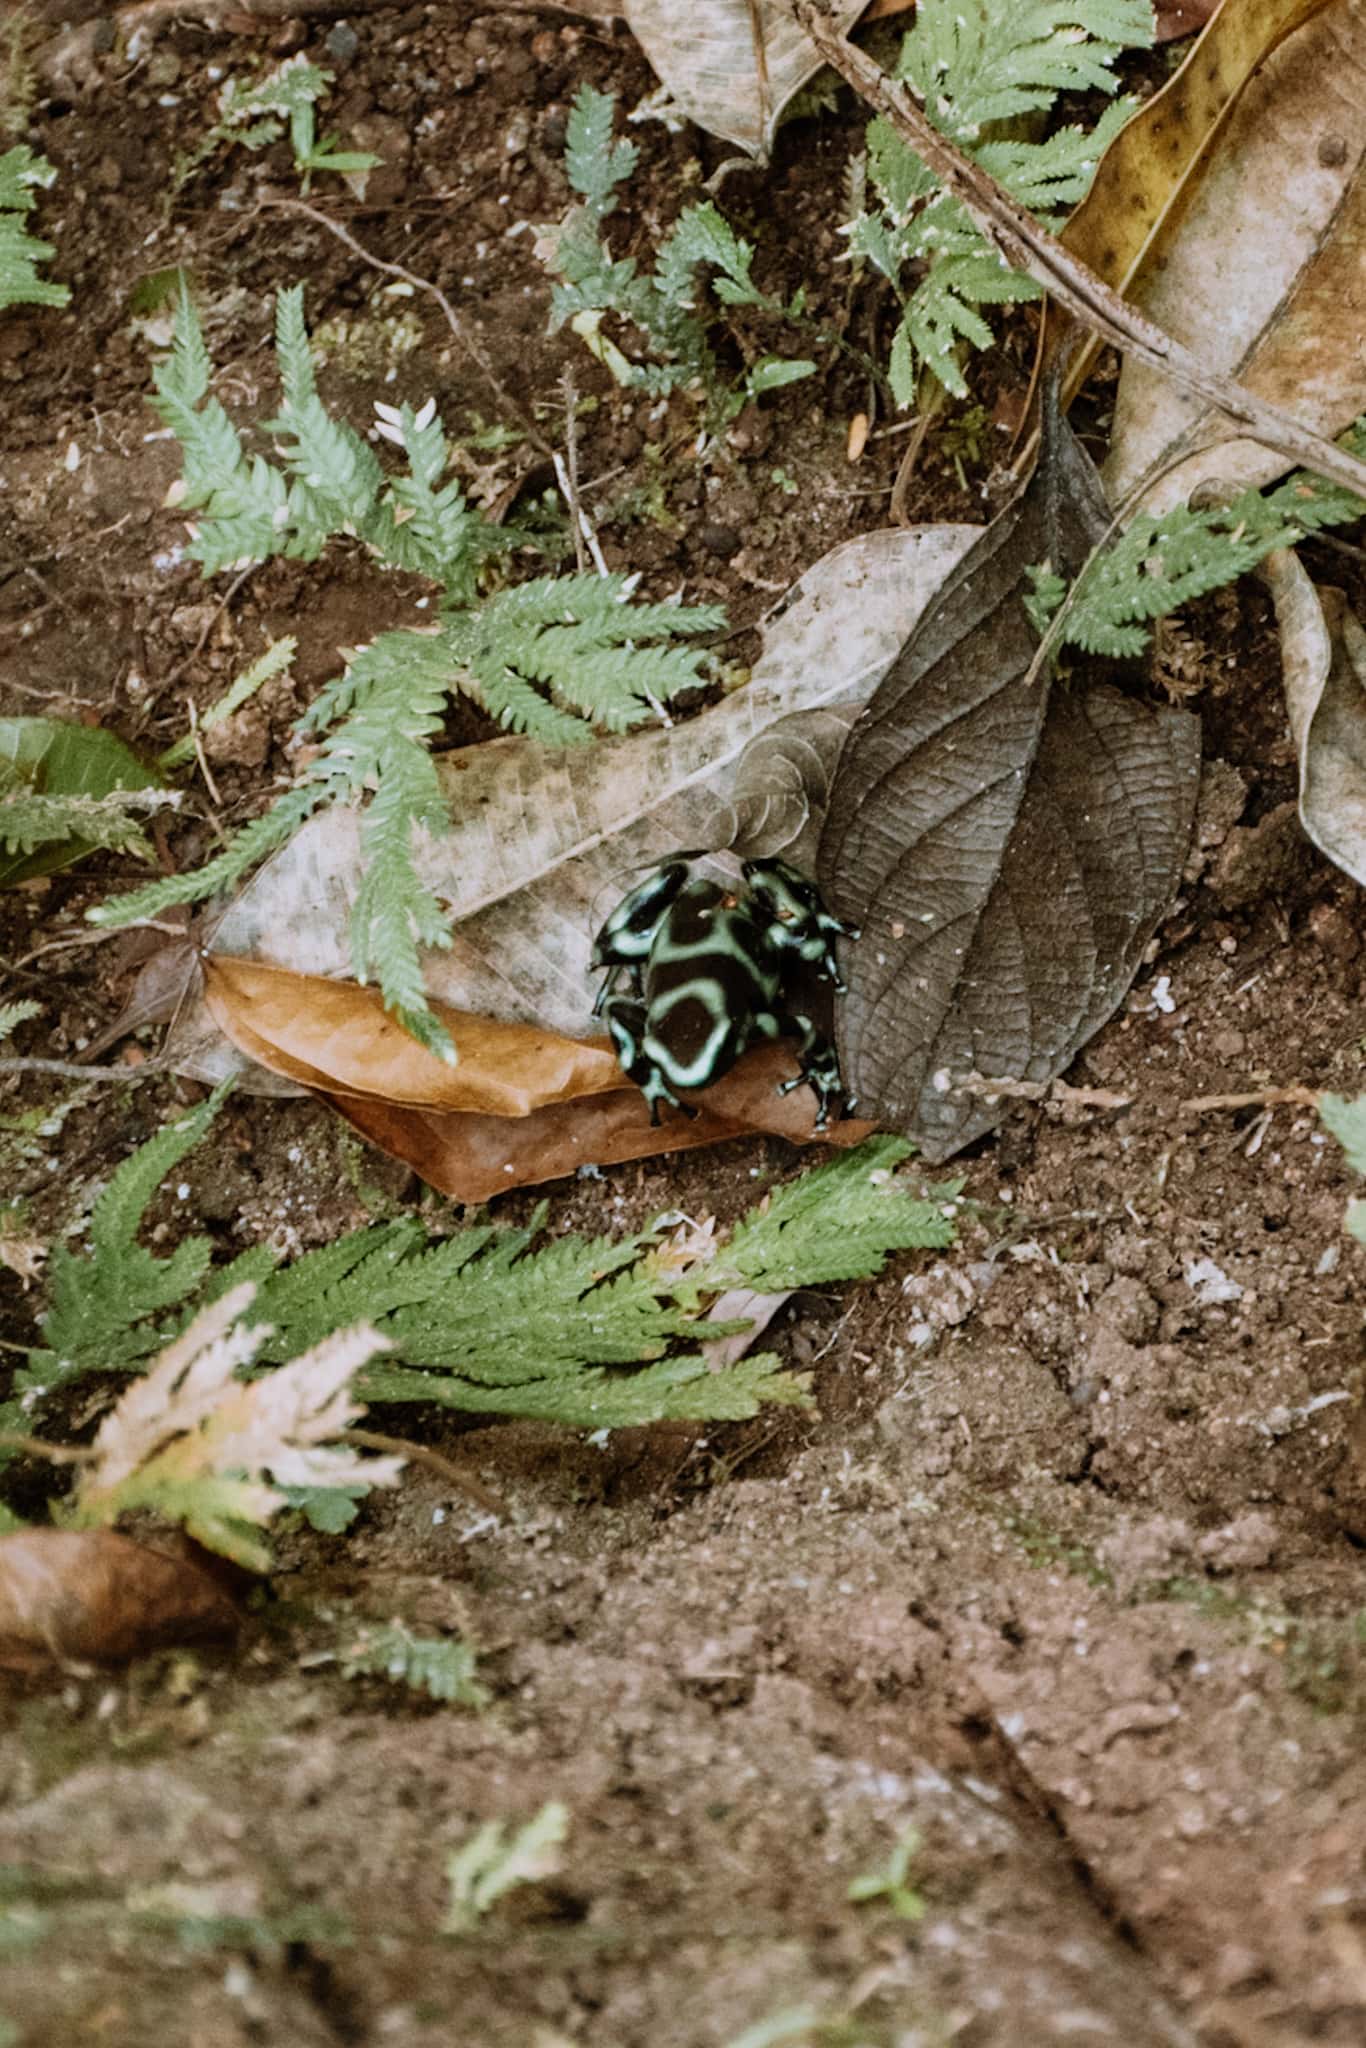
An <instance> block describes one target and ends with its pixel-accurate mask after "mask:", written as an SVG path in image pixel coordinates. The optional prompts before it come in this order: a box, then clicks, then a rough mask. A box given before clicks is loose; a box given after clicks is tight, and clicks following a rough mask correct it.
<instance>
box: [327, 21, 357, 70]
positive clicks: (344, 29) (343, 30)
mask: <svg viewBox="0 0 1366 2048" xmlns="http://www.w3.org/2000/svg"><path fill="white" fill-rule="evenodd" d="M323 48H324V49H325V50H326V51H327V54H328V56H329V57H330V58H331V59H332V61H333V63H334V64H349V63H350V62H351V59H352V58H353V57H354V56H355V54H356V52H357V50H358V49H359V48H360V37H359V36H358V35H357V34H356V31H355V30H354V29H353V28H352V26H351V24H350V22H349V21H338V22H334V23H333V25H332V27H331V28H330V29H329V30H328V32H327V37H326V40H325V42H324V44H323Z"/></svg>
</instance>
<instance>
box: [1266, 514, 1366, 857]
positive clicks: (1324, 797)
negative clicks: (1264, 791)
mask: <svg viewBox="0 0 1366 2048" xmlns="http://www.w3.org/2000/svg"><path fill="white" fill-rule="evenodd" d="M1261 573H1262V576H1263V578H1264V580H1265V581H1266V583H1267V586H1268V587H1269V589H1270V591H1271V598H1272V602H1273V604H1274V605H1275V607H1276V624H1277V627H1278V629H1279V632H1280V639H1281V672H1282V675H1283V678H1284V682H1285V701H1286V709H1287V710H1288V711H1289V714H1290V730H1291V732H1292V733H1293V734H1294V736H1295V746H1296V749H1297V751H1298V753H1299V763H1300V822H1301V823H1302V824H1303V826H1304V829H1305V831H1306V832H1307V833H1308V834H1309V837H1310V838H1311V839H1312V840H1313V842H1314V844H1315V846H1317V847H1318V849H1319V851H1320V852H1321V853H1325V854H1327V856H1328V858H1329V860H1331V861H1334V862H1335V863H1336V864H1337V866H1338V867H1340V868H1342V869H1343V871H1344V872H1345V873H1346V874H1349V875H1350V876H1351V877H1352V880H1353V881H1354V882H1363V883H1366V631H1363V629H1362V626H1361V624H1360V621H1359V620H1358V619H1357V618H1356V617H1355V616H1354V615H1353V613H1352V612H1351V611H1349V610H1348V608H1347V601H1346V599H1345V598H1344V596H1343V594H1342V592H1341V591H1340V590H1332V589H1325V590H1318V589H1315V587H1314V585H1313V584H1312V583H1311V582H1310V580H1309V577H1308V576H1307V575H1306V574H1305V571H1304V570H1303V568H1302V567H1301V566H1300V563H1299V560H1298V559H1297V557H1296V556H1295V555H1294V554H1293V553H1292V552H1291V551H1290V550H1289V549H1285V550H1282V551H1281V552H1279V553H1277V554H1275V555H1269V556H1268V557H1267V560H1266V561H1265V562H1264V563H1263V565H1262V572H1261Z"/></svg>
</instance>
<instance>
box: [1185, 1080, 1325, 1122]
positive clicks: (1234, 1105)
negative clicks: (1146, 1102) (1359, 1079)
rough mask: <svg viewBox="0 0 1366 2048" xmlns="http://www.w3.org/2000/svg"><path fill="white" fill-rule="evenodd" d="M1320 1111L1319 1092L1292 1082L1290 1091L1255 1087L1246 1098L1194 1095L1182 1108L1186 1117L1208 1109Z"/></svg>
mask: <svg viewBox="0 0 1366 2048" xmlns="http://www.w3.org/2000/svg"><path fill="white" fill-rule="evenodd" d="M1287 1105H1293V1106H1294V1107H1295V1108H1297V1109H1317V1108H1318V1106H1319V1091H1318V1089H1317V1088H1306V1087H1304V1085H1303V1084H1302V1083H1301V1082H1298V1081H1296V1082H1292V1083H1291V1085H1290V1086H1289V1087H1288V1088H1252V1089H1249V1091H1248V1093H1247V1094H1246V1095H1192V1096H1191V1097H1190V1098H1189V1100H1188V1101H1186V1102H1183V1103H1181V1104H1180V1105H1179V1108H1180V1110H1181V1113H1182V1115H1183V1116H1200V1115H1202V1114H1203V1113H1204V1111H1205V1110H1207V1109H1280V1108H1283V1107H1285V1106H1287Z"/></svg>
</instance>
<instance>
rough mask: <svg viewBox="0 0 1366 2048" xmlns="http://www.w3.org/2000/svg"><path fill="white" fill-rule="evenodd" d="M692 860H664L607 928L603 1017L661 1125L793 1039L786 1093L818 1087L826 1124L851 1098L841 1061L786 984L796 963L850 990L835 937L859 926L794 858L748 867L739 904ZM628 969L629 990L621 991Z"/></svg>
mask: <svg viewBox="0 0 1366 2048" xmlns="http://www.w3.org/2000/svg"><path fill="white" fill-rule="evenodd" d="M695 858H697V856H696V855H693V854H675V855H673V856H671V857H670V859H668V860H666V861H663V862H661V863H660V865H659V867H657V868H656V869H655V870H654V871H653V872H652V873H651V874H650V875H649V876H647V878H646V879H645V881H643V882H642V883H640V885H639V886H638V887H637V888H635V889H633V890H632V891H631V893H630V895H628V896H627V897H625V898H624V900H623V901H622V902H621V903H620V904H619V905H618V906H617V908H616V910H614V911H613V913H612V915H611V916H610V917H609V918H608V920H607V922H606V923H605V924H604V925H603V927H602V929H601V930H600V931H599V933H598V935H597V938H596V939H595V941H594V944H593V965H594V967H595V968H602V969H605V970H606V975H605V979H604V981H603V985H602V988H601V990H600V991H599V994H598V1000H597V1002H596V1004H595V1005H594V1014H597V1013H598V1012H603V1013H604V1014H605V1016H606V1020H607V1028H608V1030H609V1031H610V1033H611V1036H612V1043H613V1045H614V1046H615V1048H616V1053H617V1058H618V1060H619V1061H620V1063H621V1066H622V1068H623V1070H624V1071H625V1072H626V1073H627V1074H629V1075H630V1077H631V1079H632V1080H633V1081H635V1082H636V1083H637V1085H638V1086H639V1088H640V1089H641V1091H642V1093H643V1094H644V1096H645V1099H646V1101H647V1102H648V1103H649V1105H650V1120H651V1122H652V1123H658V1121H659V1105H660V1103H661V1102H668V1103H671V1104H672V1105H673V1106H674V1107H675V1108H676V1109H681V1110H683V1111H684V1113H685V1114H687V1115H689V1116H692V1115H695V1114H696V1111H695V1110H693V1109H692V1108H691V1107H690V1106H689V1105H688V1104H686V1103H683V1102H680V1101H679V1099H678V1095H677V1093H676V1091H677V1090H678V1089H680V1088H707V1087H710V1085H711V1083H712V1082H713V1081H718V1080H720V1078H721V1076H722V1075H723V1074H728V1073H729V1072H730V1070H731V1068H732V1067H733V1066H734V1065H735V1063H736V1061H737V1060H738V1059H739V1057H740V1055H741V1053H743V1052H745V1051H747V1050H748V1048H749V1047H750V1046H751V1045H754V1044H756V1043H758V1042H759V1041H760V1040H764V1039H774V1038H786V1037H795V1038H796V1039H797V1041H798V1052H799V1056H800V1060H801V1071H800V1073H799V1074H798V1075H797V1077H796V1079H795V1080H792V1081H787V1082H784V1083H783V1085H782V1087H781V1088H780V1090H779V1093H780V1094H787V1093H788V1092H789V1091H790V1090H791V1089H793V1088H799V1087H800V1086H801V1085H802V1083H803V1082H804V1081H806V1082H809V1083H810V1084H811V1087H812V1088H813V1089H814V1090H815V1094H816V1102H817V1117H816V1129H817V1130H824V1128H825V1126H826V1124H827V1122H828V1119H829V1112H830V1107H831V1104H832V1103H842V1102H843V1083H842V1081H841V1078H840V1070H839V1059H838V1056H837V1055H836V1052H835V1048H834V1046H833V1045H832V1044H831V1042H830V1040H829V1039H828V1038H827V1037H826V1035H825V1033H824V1032H822V1031H820V1030H818V1029H817V1027H816V1026H815V1025H814V1024H813V1023H812V1022H811V1020H810V1018H809V1017H807V1016H806V1015H805V1014H804V1013H803V1012H802V1011H800V1010H797V1009H794V1008H792V1007H791V1005H790V1004H789V1003H788V1002H787V1001H786V999H785V993H784V988H783V983H784V980H785V978H786V971H787V968H788V966H789V964H790V963H791V962H792V961H794V960H796V961H804V962H806V963H808V964H809V965H813V966H815V967H817V968H818V970H819V971H820V972H821V973H822V974H824V975H825V977H826V978H827V979H828V980H830V981H833V982H834V984H835V986H836V988H837V989H840V990H842V989H843V986H844V984H843V982H842V981H841V979H840V975H839V969H838V967H837V966H836V964H835V955H834V941H835V938H836V936H837V935H839V934H844V935H846V936H849V937H856V936H857V933H856V932H854V931H853V930H852V928H851V927H850V926H848V925H845V924H842V923H841V922H840V920H839V919H838V918H835V917H832V916H831V915H830V913H829V912H828V911H827V910H826V909H825V907H824V905H823V903H822V902H821V898H820V894H819V891H818V890H817V889H816V886H815V884H814V883H812V882H809V881H807V879H806V877H805V876H803V875H800V874H798V873H797V871H796V869H795V868H792V867H789V866H788V865H787V863H786V862H785V861H777V860H769V861H748V862H746V863H745V871H744V872H745V880H746V882H747V883H748V885H749V894H748V896H747V897H745V898H743V899H741V900H740V901H738V902H737V901H736V900H735V898H734V897H733V896H731V895H728V894H727V892H726V891H725V890H724V889H723V888H722V887H721V886H720V884H719V883H716V882H711V881H704V880H693V879H691V878H690V876H689V863H690V862H691V861H692V860H693V859H695ZM623 970H625V972H626V974H627V976H628V977H629V980H630V985H631V989H632V993H631V995H629V996H619V995H613V994H612V993H611V990H612V987H613V984H614V983H615V981H616V979H617V976H618V974H619V973H621V972H622V971H623Z"/></svg>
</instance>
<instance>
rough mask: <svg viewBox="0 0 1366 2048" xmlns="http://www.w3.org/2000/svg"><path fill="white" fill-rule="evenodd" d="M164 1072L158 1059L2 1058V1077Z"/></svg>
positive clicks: (107, 1077)
mask: <svg viewBox="0 0 1366 2048" xmlns="http://www.w3.org/2000/svg"><path fill="white" fill-rule="evenodd" d="M164 1072H165V1068H164V1067H163V1066H162V1065H161V1063H160V1062H159V1061H158V1060H144V1061H143V1062H142V1064H141V1065H140V1066H136V1067H83V1066H81V1065H79V1064H78V1062H77V1061H75V1060H27V1059H10V1060H0V1081H6V1080H8V1079H9V1078H10V1076H11V1075H12V1074H50V1075H52V1076H53V1078H54V1079H56V1080H58V1081H146V1080H147V1079H149V1077H150V1076H151V1075H153V1074H160V1073H164Z"/></svg>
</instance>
